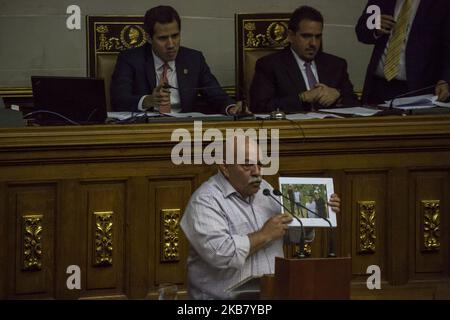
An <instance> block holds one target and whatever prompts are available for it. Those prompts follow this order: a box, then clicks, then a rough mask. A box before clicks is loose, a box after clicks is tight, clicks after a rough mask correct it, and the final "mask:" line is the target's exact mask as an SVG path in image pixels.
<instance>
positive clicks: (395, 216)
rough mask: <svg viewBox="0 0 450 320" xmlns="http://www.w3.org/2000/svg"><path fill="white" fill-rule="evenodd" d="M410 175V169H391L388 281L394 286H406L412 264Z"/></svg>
mask: <svg viewBox="0 0 450 320" xmlns="http://www.w3.org/2000/svg"><path fill="white" fill-rule="evenodd" d="M405 161H407V159H405ZM408 175H409V172H408V169H407V168H406V167H404V168H393V169H391V170H390V171H389V176H388V181H389V182H388V189H387V190H388V206H387V217H388V224H387V227H388V229H387V232H388V233H387V235H388V243H387V248H386V249H387V250H388V251H387V252H388V257H389V259H388V270H387V271H388V274H387V275H388V277H387V279H388V281H389V283H390V284H392V285H402V284H406V283H407V282H408V280H409V271H408V270H409V268H410V265H411V264H410V254H409V250H408V248H409V247H410V245H409V241H408V239H409V238H410V237H411V235H410V234H409V230H410V228H408V226H409V221H410V220H411V219H412V212H411V210H412V208H411V207H410V206H409V204H408V191H409V181H408Z"/></svg>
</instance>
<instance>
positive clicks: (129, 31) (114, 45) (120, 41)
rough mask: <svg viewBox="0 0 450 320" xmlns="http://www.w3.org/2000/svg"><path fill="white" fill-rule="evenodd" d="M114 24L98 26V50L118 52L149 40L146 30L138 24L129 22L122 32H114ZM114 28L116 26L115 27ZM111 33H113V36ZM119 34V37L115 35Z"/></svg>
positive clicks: (138, 45)
mask: <svg viewBox="0 0 450 320" xmlns="http://www.w3.org/2000/svg"><path fill="white" fill-rule="evenodd" d="M112 27H114V25H109V26H108V25H104V24H102V25H98V26H97V27H96V29H95V30H96V37H97V39H98V41H97V50H96V51H97V52H108V51H111V52H117V51H122V50H125V49H130V48H136V47H140V46H142V45H143V44H145V42H146V41H147V38H146V35H145V31H144V29H143V28H142V26H140V25H137V24H127V25H125V26H124V27H123V28H122V29H121V30H120V33H116V32H117V31H116V32H112V31H111V28H112ZM113 29H114V28H113ZM110 34H113V35H112V36H111V35H110ZM114 34H116V35H119V37H117V36H114Z"/></svg>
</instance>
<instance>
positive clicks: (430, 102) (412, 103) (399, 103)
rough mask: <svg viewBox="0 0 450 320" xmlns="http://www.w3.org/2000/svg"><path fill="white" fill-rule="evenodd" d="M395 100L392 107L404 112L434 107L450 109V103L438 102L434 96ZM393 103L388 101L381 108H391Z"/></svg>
mask: <svg viewBox="0 0 450 320" xmlns="http://www.w3.org/2000/svg"><path fill="white" fill-rule="evenodd" d="M393 100H394V103H392V106H393V107H394V108H398V109H403V110H413V109H426V108H434V107H447V108H450V103H444V102H439V101H437V96H433V95H432V94H423V95H420V96H414V97H406V98H397V99H393ZM391 102H392V100H389V101H386V103H384V104H382V105H381V106H383V107H390V106H391Z"/></svg>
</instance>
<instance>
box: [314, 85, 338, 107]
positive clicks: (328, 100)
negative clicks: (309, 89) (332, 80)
mask: <svg viewBox="0 0 450 320" xmlns="http://www.w3.org/2000/svg"><path fill="white" fill-rule="evenodd" d="M316 88H320V89H321V90H320V93H319V97H318V100H317V102H319V104H320V105H322V106H324V107H329V106H331V105H332V104H334V103H335V102H336V101H337V100H338V99H339V97H340V96H341V94H340V92H339V91H337V90H336V89H335V88H331V87H328V86H327V85H325V84H323V83H318V84H316Z"/></svg>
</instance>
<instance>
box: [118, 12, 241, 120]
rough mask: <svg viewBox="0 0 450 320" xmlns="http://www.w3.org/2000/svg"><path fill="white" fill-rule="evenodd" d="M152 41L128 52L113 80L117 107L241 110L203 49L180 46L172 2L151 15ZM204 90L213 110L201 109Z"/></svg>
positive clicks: (146, 24) (149, 30)
mask: <svg viewBox="0 0 450 320" xmlns="http://www.w3.org/2000/svg"><path fill="white" fill-rule="evenodd" d="M144 28H145V31H146V32H147V34H148V39H149V43H146V44H145V45H143V46H142V47H139V48H135V49H131V50H126V51H122V52H121V53H120V54H119V57H118V59H117V64H116V67H115V70H114V74H113V76H112V82H111V103H112V107H113V110H114V111H143V110H147V109H153V108H154V109H156V110H159V111H160V112H193V111H196V112H203V113H226V112H228V113H229V114H233V113H235V111H236V109H237V107H236V106H235V105H234V101H233V100H232V99H231V98H230V97H229V96H228V95H227V94H226V93H225V92H224V91H223V90H222V89H221V88H220V85H219V83H218V82H217V79H216V78H215V77H214V75H213V74H212V73H211V72H210V70H209V67H208V65H207V64H206V61H205V58H204V57H203V54H202V53H201V52H200V51H196V50H193V49H189V48H185V47H181V46H180V38H181V37H180V28H181V24H180V17H179V15H178V13H177V12H176V11H175V9H173V8H172V7H169V6H158V7H155V8H152V9H150V10H148V11H147V12H146V14H145V20H144ZM198 93H200V94H201V95H202V96H204V97H205V98H206V100H207V103H208V105H207V109H205V108H203V109H198V108H196V102H197V97H198Z"/></svg>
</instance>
